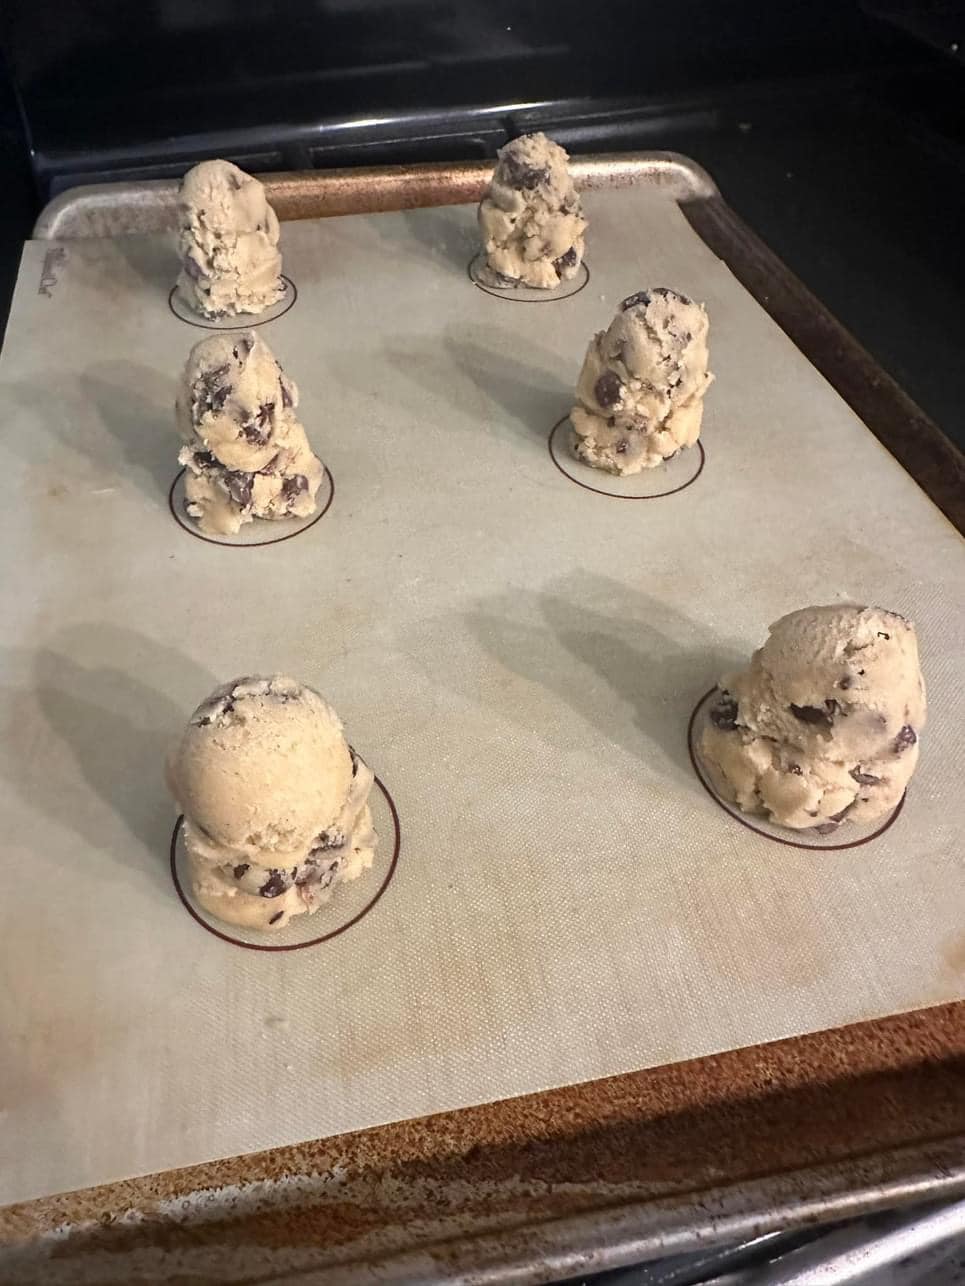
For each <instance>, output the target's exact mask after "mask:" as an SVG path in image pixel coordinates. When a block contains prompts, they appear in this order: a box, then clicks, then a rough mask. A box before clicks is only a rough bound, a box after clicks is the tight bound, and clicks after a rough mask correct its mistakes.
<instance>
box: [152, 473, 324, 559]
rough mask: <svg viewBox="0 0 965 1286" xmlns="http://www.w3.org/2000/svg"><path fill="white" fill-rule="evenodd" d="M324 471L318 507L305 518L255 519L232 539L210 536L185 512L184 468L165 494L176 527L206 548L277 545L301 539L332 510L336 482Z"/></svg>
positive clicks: (223, 536) (316, 499)
mask: <svg viewBox="0 0 965 1286" xmlns="http://www.w3.org/2000/svg"><path fill="white" fill-rule="evenodd" d="M324 469H325V472H324V475H323V477H322V485H321V486H320V487H319V489H318V494H317V495H316V497H315V503H316V505H317V508H316V510H315V512H314V513H313V514H309V515H308V516H307V517H306V518H256V519H255V520H254V521H253V522H246V523H245V525H244V526H243V527H242V529H241V530H240V531H239V532H237V533H236V534H235V535H234V536H225V535H217V536H209V535H208V534H207V533H206V532H203V531H202V530H201V528H200V527H199V526H198V524H197V523H196V522H195V521H194V519H193V518H189V517H188V515H187V514H186V513H185V511H184V475H185V474H186V473H187V470H186V469H182V470H181V472H180V473H179V474H178V476H177V477H176V478H175V479H174V481H173V482H172V483H171V489H170V491H169V492H168V508H169V509H170V510H171V516H172V518H173V519H174V521H175V522H176V523H177V524H178V526H179V527H182V528H183V529H184V530H185V531H186V532H187V533H188V535H189V536H197V538H198V540H206V541H207V542H208V544H209V545H227V546H229V547H230V548H232V549H249V548H251V546H252V545H277V544H278V542H279V541H280V540H291V538H292V537H293V536H300V535H301V534H302V532H303V531H308V529H309V527H314V526H315V524H316V523H317V522H320V521H321V519H322V518H324V517H325V515H326V514H327V513H328V511H329V509H331V507H332V501H333V500H334V499H335V479H334V478H333V477H332V475H331V473H330V472H329V470H328V466H327V465H326V466H324Z"/></svg>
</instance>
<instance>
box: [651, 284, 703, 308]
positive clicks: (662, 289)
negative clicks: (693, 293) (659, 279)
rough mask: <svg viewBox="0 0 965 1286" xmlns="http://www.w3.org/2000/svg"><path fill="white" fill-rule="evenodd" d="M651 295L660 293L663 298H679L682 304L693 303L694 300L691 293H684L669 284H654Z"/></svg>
mask: <svg viewBox="0 0 965 1286" xmlns="http://www.w3.org/2000/svg"><path fill="white" fill-rule="evenodd" d="M650 293H651V295H660V297H661V298H662V299H679V300H680V302H681V303H682V304H692V303H693V302H694V301H693V300H692V299H691V298H690V296H689V295H682V294H681V293H680V291H679V290H671V289H670V287H669V286H652V287H651V288H650Z"/></svg>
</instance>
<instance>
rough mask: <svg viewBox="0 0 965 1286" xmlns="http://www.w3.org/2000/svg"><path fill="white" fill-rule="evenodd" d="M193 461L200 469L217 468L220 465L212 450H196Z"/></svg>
mask: <svg viewBox="0 0 965 1286" xmlns="http://www.w3.org/2000/svg"><path fill="white" fill-rule="evenodd" d="M191 462H192V464H196V465H197V466H198V467H199V468H200V469H216V468H217V467H218V461H217V460H216V459H215V458H214V456H213V455H212V454H211V452H210V451H195V453H194V455H193V456H192V457H191Z"/></svg>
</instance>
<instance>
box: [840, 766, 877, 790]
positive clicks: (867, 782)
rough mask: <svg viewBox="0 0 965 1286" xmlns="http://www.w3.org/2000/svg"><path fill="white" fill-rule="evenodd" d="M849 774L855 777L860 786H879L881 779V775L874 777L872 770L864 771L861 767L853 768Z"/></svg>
mask: <svg viewBox="0 0 965 1286" xmlns="http://www.w3.org/2000/svg"><path fill="white" fill-rule="evenodd" d="M848 775H849V776H851V777H853V778H854V779H855V781H856V782H857V783H858V785H859V786H877V785H878V783H879V782H880V781H881V778H880V777H872V775H871V773H870V772H862V771H861V769H860V768H852V769H851V772H850V773H849V774H848Z"/></svg>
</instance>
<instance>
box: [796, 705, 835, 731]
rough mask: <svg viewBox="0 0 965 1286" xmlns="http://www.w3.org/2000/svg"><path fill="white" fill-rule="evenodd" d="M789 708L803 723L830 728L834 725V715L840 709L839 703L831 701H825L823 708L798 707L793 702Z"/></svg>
mask: <svg viewBox="0 0 965 1286" xmlns="http://www.w3.org/2000/svg"><path fill="white" fill-rule="evenodd" d="M789 708H790V711H791V714H793V715H794V717H795V719H800V720H801V722H802V723H812V724H815V725H822V726H823V727H825V728H830V727H831V725H832V724H833V723H834V714H835V711H836V710H837V708H838V703H837V701H834V700H831V701H825V703H824V705H823V706H796V705H795V704H794V703H793V701H792V702H791V705H790V707H789Z"/></svg>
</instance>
